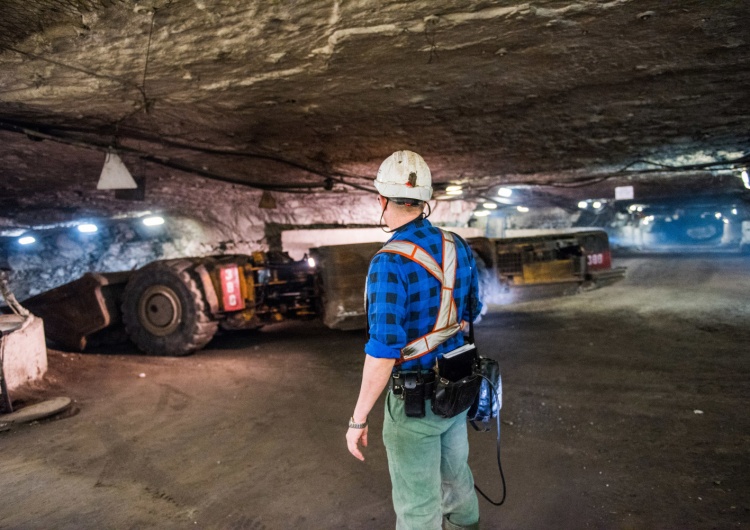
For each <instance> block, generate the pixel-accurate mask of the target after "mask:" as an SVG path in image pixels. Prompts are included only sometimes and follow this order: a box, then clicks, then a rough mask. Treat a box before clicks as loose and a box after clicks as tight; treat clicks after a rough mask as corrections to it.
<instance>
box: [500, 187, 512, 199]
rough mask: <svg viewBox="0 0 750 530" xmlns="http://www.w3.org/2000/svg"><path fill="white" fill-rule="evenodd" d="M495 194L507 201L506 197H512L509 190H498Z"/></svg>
mask: <svg viewBox="0 0 750 530" xmlns="http://www.w3.org/2000/svg"><path fill="white" fill-rule="evenodd" d="M497 194H498V195H499V196H500V197H505V198H506V199H507V198H508V197H510V196H511V195H513V190H512V189H510V188H500V189H499V190H497Z"/></svg>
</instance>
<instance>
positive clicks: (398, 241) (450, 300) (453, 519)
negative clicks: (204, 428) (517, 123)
mask: <svg viewBox="0 0 750 530" xmlns="http://www.w3.org/2000/svg"><path fill="white" fill-rule="evenodd" d="M375 187H376V188H377V190H378V192H379V196H378V201H379V203H380V208H381V223H382V222H384V223H385V224H386V225H387V226H388V229H389V231H390V232H393V236H391V238H390V240H389V241H388V243H386V245H385V246H384V248H383V250H381V251H380V252H379V253H378V254H376V255H375V257H374V258H373V259H372V261H371V263H370V268H369V271H368V275H367V286H366V295H365V299H366V303H367V318H368V326H369V340H368V342H367V344H366V345H365V354H366V355H365V362H364V368H363V373H362V383H361V387H360V393H359V398H358V400H357V403H356V406H355V408H354V412H353V414H352V416H351V418H350V420H349V430H348V431H347V433H346V440H347V446H348V449H349V451H350V452H351V454H352V455H354V456H355V457H356V458H358V459H359V460H364V455H363V454H362V450H361V447H366V446H367V437H368V430H369V429H368V424H367V417H368V415H369V413H370V411H371V410H372V407H373V406H374V404H375V402H376V401H377V399H378V397H379V396H380V394H381V393H382V391H383V389H384V388H385V387H386V385H389V391H388V394H387V396H386V402H385V418H384V423H383V442H384V444H385V448H386V452H387V455H388V468H389V472H390V476H391V483H392V497H393V507H394V511H395V512H396V528H397V530H433V529H434V530H439V529H440V528H442V527H443V524H444V525H445V528H447V529H476V528H479V507H478V501H477V496H476V493H475V492H474V479H473V476H472V474H471V470H470V469H469V464H468V457H469V442H468V437H467V430H466V411H464V412H463V413H460V414H458V415H457V416H454V417H452V418H443V417H439V416H436V415H435V414H433V412H432V410H431V409H430V401H429V400H430V398H431V389H432V384H433V383H434V380H435V370H434V369H433V368H434V367H435V366H436V362H437V359H438V358H439V357H441V356H442V355H443V354H444V353H446V352H449V351H451V350H454V349H456V348H458V347H460V346H461V345H462V344H463V340H464V339H463V334H462V333H460V330H461V329H462V328H463V327H464V326H465V325H466V323H467V321H468V320H469V319H470V318H471V317H470V315H472V316H473V317H477V316H478V315H479V314H480V311H481V308H482V304H481V302H480V300H479V297H478V279H477V270H476V265H475V262H474V258H473V255H472V252H471V249H470V248H469V246H468V244H467V243H466V242H465V241H464V240H463V239H461V238H460V237H458V236H456V235H454V234H451V233H450V232H445V231H442V230H440V229H439V228H437V227H434V226H432V224H431V223H430V222H429V221H428V220H427V215H425V213H424V208H425V204H426V202H427V201H428V200H429V199H430V198H431V197H432V176H431V173H430V169H429V167H428V166H427V164H426V163H425V161H424V159H423V158H422V157H421V156H420V155H418V154H417V153H414V152H412V151H397V152H395V153H393V154H392V155H391V156H389V157H388V158H387V159H386V160H385V161H384V162H383V163H382V164H381V166H380V169H379V170H378V174H377V178H376V179H375ZM428 206H429V205H428ZM428 215H429V214H428ZM470 301H471V304H472V306H473V307H472V308H471V310H470V309H469V303H470ZM415 395H416V396H423V397H418V398H417V399H416V400H415V398H414V396H415ZM420 404H421V409H420ZM360 446H361V447H360Z"/></svg>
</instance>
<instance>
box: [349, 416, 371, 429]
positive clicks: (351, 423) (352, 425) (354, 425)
mask: <svg viewBox="0 0 750 530" xmlns="http://www.w3.org/2000/svg"><path fill="white" fill-rule="evenodd" d="M365 427H367V420H365V421H363V422H362V423H357V422H355V421H354V416H352V417H351V418H349V428H350V429H364V428H365Z"/></svg>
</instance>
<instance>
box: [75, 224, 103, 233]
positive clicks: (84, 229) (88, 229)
mask: <svg viewBox="0 0 750 530" xmlns="http://www.w3.org/2000/svg"><path fill="white" fill-rule="evenodd" d="M98 230H99V229H98V228H97V226H96V225H92V224H91V223H84V224H82V225H78V231H79V232H80V233H82V234H93V233H94V232H97V231H98Z"/></svg>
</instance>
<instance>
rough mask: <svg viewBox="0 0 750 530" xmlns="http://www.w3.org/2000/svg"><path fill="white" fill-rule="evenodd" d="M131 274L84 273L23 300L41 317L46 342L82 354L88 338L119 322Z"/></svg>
mask: <svg viewBox="0 0 750 530" xmlns="http://www.w3.org/2000/svg"><path fill="white" fill-rule="evenodd" d="M130 274H131V273H130V272H114V273H87V274H85V275H84V276H82V277H81V278H79V279H77V280H75V281H72V282H70V283H66V284H64V285H61V286H59V287H56V288H54V289H52V290H50V291H47V292H44V293H41V294H38V295H36V296H33V297H31V298H29V299H28V300H25V301H24V302H23V305H24V307H26V308H27V309H29V311H31V312H32V313H34V314H35V315H37V316H39V317H41V318H42V320H43V321H44V331H45V334H46V336H47V338H48V339H50V340H52V341H54V342H55V343H57V344H59V345H60V346H61V347H63V348H66V349H68V350H73V351H82V350H83V349H84V348H85V347H86V343H87V338H88V337H89V336H90V335H91V334H93V333H95V332H97V331H100V330H102V329H104V328H107V327H109V326H111V325H112V324H114V323H116V322H119V320H120V308H119V305H120V295H121V293H122V289H123V288H124V287H125V283H126V282H127V280H128V278H129V277H130Z"/></svg>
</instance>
